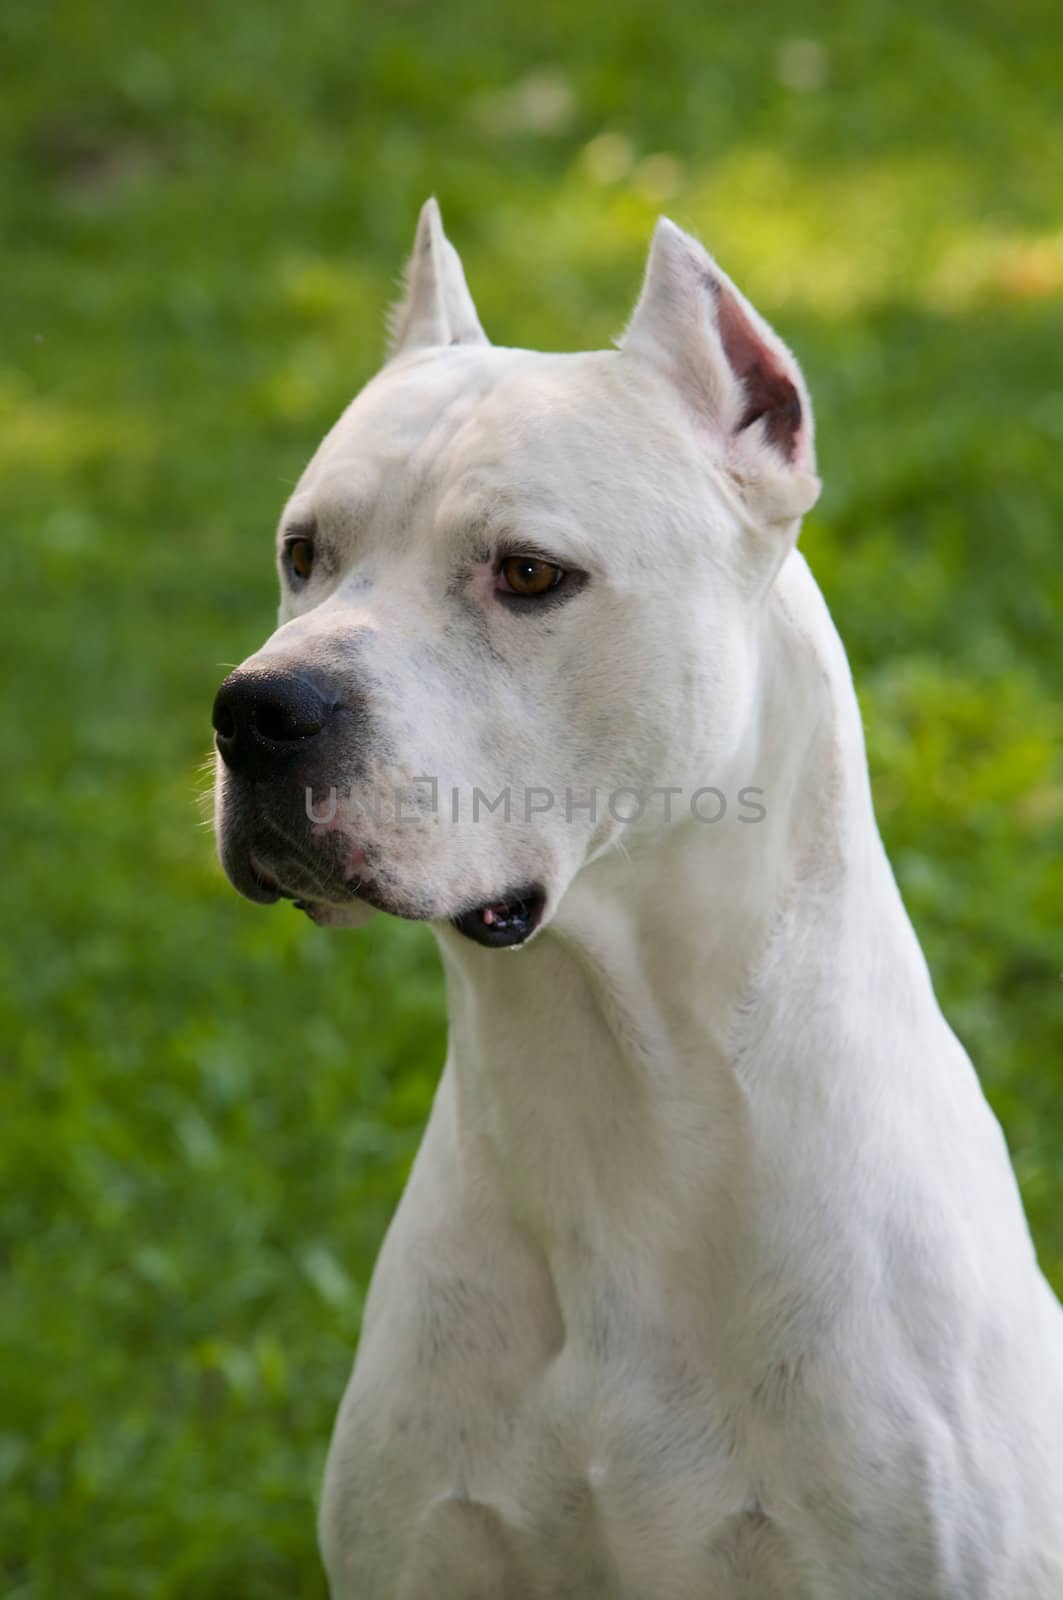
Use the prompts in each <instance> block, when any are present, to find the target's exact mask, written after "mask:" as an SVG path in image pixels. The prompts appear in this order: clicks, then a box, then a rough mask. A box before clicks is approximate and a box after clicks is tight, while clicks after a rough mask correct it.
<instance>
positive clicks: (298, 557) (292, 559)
mask: <svg viewBox="0 0 1063 1600" xmlns="http://www.w3.org/2000/svg"><path fill="white" fill-rule="evenodd" d="M284 551H285V555H286V556H287V557H288V565H289V567H290V568H291V570H292V574H293V576H294V577H296V578H298V579H299V582H300V583H305V582H306V580H307V578H309V576H310V574H311V573H312V572H313V570H314V546H313V544H312V543H311V541H310V540H309V539H292V540H291V541H290V542H289V543H288V544H287V545H285V547H284Z"/></svg>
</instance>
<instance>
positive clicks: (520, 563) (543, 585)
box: [498, 556, 565, 599]
mask: <svg viewBox="0 0 1063 1600" xmlns="http://www.w3.org/2000/svg"><path fill="white" fill-rule="evenodd" d="M564 577H565V569H564V567H558V566H555V565H554V563H553V562H552V561H541V560H540V559H539V557H538V556H507V558H506V560H505V561H503V563H502V565H501V566H500V567H499V569H498V587H499V589H500V590H501V591H502V593H503V594H520V595H524V596H526V597H527V598H529V599H535V598H536V597H537V596H538V595H541V594H549V592H550V590H551V589H556V588H557V586H558V584H559V583H561V582H562V580H563V579H564Z"/></svg>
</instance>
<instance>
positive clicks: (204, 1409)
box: [0, 0, 1063, 1600]
mask: <svg viewBox="0 0 1063 1600" xmlns="http://www.w3.org/2000/svg"><path fill="white" fill-rule="evenodd" d="M2 28H3V33H4V37H3V43H2V59H3V64H4V74H3V78H4V86H3V94H2V97H0V140H2V159H3V200H2V205H3V211H4V227H3V238H4V254H3V264H2V267H0V274H2V280H3V295H2V302H0V307H2V309H0V325H2V330H3V332H2V345H0V474H2V485H3V488H2V492H3V497H4V507H5V509H4V527H5V540H4V545H5V560H4V565H5V568H6V583H5V594H6V599H7V607H6V613H5V622H4V626H3V628H2V629H0V650H2V652H3V658H4V660H3V673H4V685H5V691H6V692H5V714H6V725H5V732H4V759H5V777H6V782H5V784H4V798H3V804H4V807H5V811H6V817H5V819H4V826H3V838H4V843H5V846H6V849H7V851H8V854H9V861H8V864H7V867H6V871H5V874H4V891H5V895H4V899H5V928H4V932H5V935H6V939H5V948H4V954H3V966H2V973H0V976H2V996H3V997H2V1005H3V1020H2V1028H3V1035H2V1042H3V1045H4V1052H5V1059H6V1065H5V1067H4V1070H3V1073H2V1076H0V1173H2V1188H0V1250H2V1252H3V1288H2V1299H0V1370H2V1371H3V1374H4V1380H3V1384H4V1398H3V1402H2V1408H0V1593H2V1594H3V1595H4V1596H5V1597H7V1600H15V1597H18V1600H28V1597H31V1596H32V1597H33V1600H45V1597H48V1600H51V1597H55V1600H60V1597H62V1600H69V1597H70V1596H73V1595H76V1596H78V1597H79V1600H91V1597H100V1600H104V1597H106V1600H125V1597H132V1596H150V1597H160V1600H161V1597H177V1596H191V1597H203V1600H223V1597H224V1600H232V1597H234V1596H236V1597H240V1600H258V1597H278V1600H280V1597H282V1596H283V1597H285V1600H296V1597H304V1596H306V1597H309V1596H314V1597H318V1600H320V1597H321V1596H322V1595H323V1593H324V1586H323V1581H322V1579H321V1577H320V1575H319V1571H318V1563H317V1556H316V1550H315V1543H314V1526H313V1507H314V1501H315V1497H316V1491H317V1485H318V1480H319V1474H320V1470H321V1465H322V1460H323V1455H324V1450H325V1446H326V1443H327V1439H328V1433H329V1429H330V1426H331V1421H332V1416H333V1412H334V1410H335V1407H336V1404H337V1402H338V1400H339V1396H340V1392H341V1390H342V1387H343V1384H344V1381H345V1378H346V1373H347V1368H348V1365H349V1362H350V1358H351V1353H352V1347H353V1344H354V1341H355V1338H356V1335H357V1331H358V1320H359V1308H360V1304H361V1299H362V1295H363V1292H364V1288H365V1284H366V1280H367V1274H368V1271H369V1267H370V1264H371V1261H372V1258H373V1255H374V1252H375V1250H376V1247H377V1245H378V1242H379V1239H380V1236H381V1233H382V1230H383V1228H384V1226H385V1224H386V1221H387V1218H388V1216H389V1213H390V1211H391V1208H392V1206H393V1205H394V1202H395V1198H396V1195H397V1193H398V1190H399V1187H400V1185H401V1183H402V1180H403V1175H404V1173H405V1171H406V1168H407V1165H408V1162H409V1160H410V1156H411V1152H412V1151H413V1149H414V1147H415V1144H416V1141H417V1137H418V1132H419V1129H420V1127H421V1124H422V1121H423V1118H424V1115H425V1111H426V1107H427V1105H428V1103H429V1099H430V1096H431V1093H432V1088H433V1084H434V1081H435V1077H436V1073H437V1071H438V1066H439V1063H440V1061H441V1057H442V1051H443V1032H444V1023H443V1014H442V998H441V988H440V980H439V975H438V971H437V967H436V961H435V953H434V949H433V946H432V941H431V936H430V935H429V934H428V933H427V932H426V931H425V930H424V929H419V928H415V927H408V926H399V925H387V924H385V923H384V922H382V921H379V922H378V923H377V924H376V925H375V926H374V927H373V928H372V929H371V930H369V931H368V932H366V933H363V934H347V935H344V934H329V933H326V932H322V931H319V930H316V929H314V928H313V927H311V926H310V925H309V924H307V923H306V922H305V921H304V920H303V919H301V918H300V917H298V916H297V914H295V913H294V912H292V911H291V909H290V908H287V907H281V908H278V909H275V910H273V911H264V910H261V909H258V908H255V907H252V906H250V905H246V904H244V903H242V902H241V901H240V900H238V899H237V897H236V896H235V894H233V893H232V891H231V890H229V889H228V888H227V886H226V885H225V883H224V882H223V880H222V878H221V875H220V872H219V869H218V868H217V867H216V865H215V863H214V859H213V851H212V841H211V838H210V835H209V833H208V832H206V831H204V830H203V829H202V827H201V826H200V816H201V812H200V809H199V808H198V806H197V800H196V795H197V791H199V790H200V789H202V787H203V786H204V777H203V773H202V770H201V763H202V761H203V758H204V756H205V755H206V754H207V751H208V749H209V728H208V716H209V708H210V702H211V698H212V695H213V692H214V688H215V686H216V684H217V682H218V681H219V679H220V678H221V676H222V674H223V670H224V667H225V665H226V664H229V663H235V662H237V661H239V660H240V659H241V658H242V657H243V656H244V655H245V654H247V653H248V652H249V651H250V650H252V649H254V648H255V647H256V646H257V645H258V643H259V642H260V641H261V640H262V639H263V638H264V636H265V635H266V633H267V632H268V631H269V630H270V628H271V626H272V618H273V609H274V604H275V593H274V576H273V570H272V558H271V538H272V530H273V526H274V521H275V518H276V516H277V513H278V511H279V508H280V506H281V504H282V502H283V500H284V498H285V496H286V493H287V490H288V487H289V486H290V484H291V483H292V481H293V479H294V478H295V477H296V476H297V474H298V472H299V470H300V468H301V466H302V464H303V462H304V460H305V458H306V456H307V455H308V453H309V451H310V450H311V448H312V447H313V445H314V444H315V443H316V441H317V439H318V437H319V436H320V434H321V433H322V432H323V430H324V429H325V428H326V427H327V426H328V425H329V423H330V422H331V421H332V420H333V418H334V416H335V415H336V414H337V412H338V411H339V410H340V408H341V407H342V406H343V405H344V404H345V403H346V401H347V400H348V399H349V397H350V396H351V394H352V393H353V391H354V390H355V389H356V388H357V386H358V385H359V384H360V383H362V382H363V381H364V380H365V379H366V378H367V377H368V376H369V374H370V373H371V372H372V371H373V370H374V368H375V366H376V364H377V362H378V360H379V356H380V352H381V346H382V328H383V317H384V310H385V307H386V304H387V302H388V301H389V299H390V298H391V297H392V295H393V293H394V283H395V279H396V275H397V273H398V271H399V269H400V266H401V264H402V260H403V258H404V256H405V253H406V251H407V249H408V247H409V243H410V240H411V238H412V231H413V226H414V222H415V218H416V213H417V208H418V206H419V205H420V203H421V201H422V200H423V199H424V197H425V196H426V194H428V193H429V192H430V191H434V192H436V193H437V194H438V195H439V197H440V200H441V202H442V205H443V209H444V216H445V218H446V222H447V226H448V229H449V232H450V234H451V236H452V237H453V238H454V240H455V241H456V242H457V244H458V246H459V248H460V249H461V250H462V252H463V255H464V258H465V264H466V268H467V271H468V274H469V278H470V281H471V283H472V286H473V289H474V292H475V294H476V296H477V300H478V302H479V307H480V311H481V314H482V317H483V321H484V323H485V325H486V327H487V328H488V331H489V332H490V333H491V334H492V336H493V337H494V338H495V339H496V340H497V341H498V342H502V343H517V344H532V345H541V346H544V347H547V348H550V347H554V348H559V349H569V348H578V347H581V346H585V345H595V344H604V343H607V342H608V341H609V339H610V338H611V336H612V335H613V334H615V332H616V331H617V330H618V329H619V328H620V327H621V326H622V324H623V321H624V319H625V317H626V314H627V312H628V309H629V307H630V305H631V303H632V300H633V298H634V295H635V292H636V289H637V284H638V279H639V275H640V272H641V266H642V259H643V255H644V251H645V247H646V243H647V240H648V236H649V232H650V228H651V225H652V222H653V219H654V217H655V215H656V214H657V213H658V212H659V211H661V210H666V211H668V212H669V213H670V214H672V215H673V216H674V217H675V218H676V220H678V221H679V222H681V223H683V224H685V225H686V226H688V227H690V228H692V229H693V230H694V231H696V232H698V233H700V234H701V236H702V237H703V238H704V239H705V240H706V242H707V243H708V244H709V246H710V248H712V249H713V250H714V251H715V253H716V254H717V255H718V256H719V258H720V259H721V261H722V262H723V264H724V265H725V266H726V267H727V268H728V269H729V270H730V271H731V273H732V274H733V275H734V276H735V277H736V278H737V280H738V281H739V282H740V283H741V284H742V286H743V287H744V288H745V289H746V290H747V291H748V292H749V293H750V295H751V296H752V297H753V298H754V300H755V301H756V302H757V303H758V304H759V305H760V307H761V308H762V309H763V310H764V311H765V312H766V313H767V315H768V316H769V317H770V318H772V319H773V320H775V321H776V322H777V324H778V326H779V327H780V329H781V331H782V332H783V333H784V336H785V337H786V338H787V339H788V340H789V341H790V342H791V343H792V345H793V346H794V347H795V349H796V350H797V352H798V353H799V356H800V358H801V360H802V362H803V364H804V366H805V370H806V373H807V374H808V377H809V382H810V385H811V388H812V392H813V395H814V397H815V400H816V403H817V406H818V419H819V439H820V452H821V462H822V468H823V472H824V476H825V480H826V486H827V487H826V492H825V495H824V498H823V500H822V502H821V505H820V506H819V507H818V508H817V510H816V512H815V514H814V516H813V517H812V518H811V519H810V520H809V522H808V525H807V527H806V531H805V534H804V547H805V549H806V551H807V552H808V554H809V556H810V558H811V561H812V564H813V567H814V570H815V571H816V573H817V575H818V577H819V579H820V582H821V583H822V585H823V587H824V589H825V591H826V594H827V597H828V600H829V601H830V603H831V606H832V608H833V610H834V613H835V616H836V618H837V620H838V623H839V626H840V628H841V631H842V634H843V636H844V638H845V639H846V642H847V644H848V647H849V650H850V653H851V656H852V659H853V665H854V669H855V672H856V676H857V681H858V684H859V688H860V693H861V697H862V701H863V705H864V709H865V713H866V718H867V724H868V733H869V741H870V751H871V761H872V769H873V774H874V780H875V789H876V797H877V803H878V810H879V816H880V819H881V823H882V827H883V830H884V832H885V835H886V839H887V843H888V845H889V847H890V850H891V853H892V856H893V859H894V862H895V864H896V867H897V871H898V875H899V877H900V880H901V884H902V887H903V889H904V892H905V895H906V898H907V901H908V905H909V907H910V908H911V911H912V914H913V916H914V918H915V921H916V924H917V927H918V930H919V933H920V935H921V936H922V938H923V941H924V944H925V946H926V949H927V952H928V955H929V957H930V960H931V965H932V967H933V969H934V972H935V975H936V979H937V983H938V987H939V992H940V994H941V997H942V1000H943V1003H944V1005H945V1008H946V1010H947V1013H948V1015H949V1017H950V1019H951V1020H952V1022H953V1024H954V1025H955V1027H956V1028H957V1030H958V1031H959V1033H960V1035H961V1036H962V1038H963V1039H964V1041H965V1042H966V1044H967V1045H968V1047H969V1048H970V1050H971V1052H972V1054H973V1055H974V1058H975V1060H976V1062H977V1064H978V1066H979V1069H980V1072H981V1074H982V1078H983V1081H984V1083H985V1086H986V1089H987V1091H988V1093H989V1095H990V1098H991V1099H992V1102H993V1104H994V1106H995V1107H996V1109H997V1111H998V1112H999V1114H1000V1116H1001V1117H1002V1119H1003V1121H1004V1124H1005V1127H1006V1130H1007V1134H1008V1139H1009V1142H1010V1145H1011V1148H1012V1151H1013V1153H1014V1157H1015V1161H1016V1164H1017V1168H1018V1171H1019V1175H1020V1178H1021V1182H1022V1185H1023V1190H1024V1193H1025V1197H1026V1201H1027V1205H1028V1209H1029V1213H1030V1217H1031V1220H1032V1224H1033V1228H1034V1232H1035V1234H1036V1237H1037V1242H1038V1246H1039V1249H1040V1251H1041V1255H1042V1259H1043V1261H1044V1263H1045V1265H1046V1267H1047V1269H1048V1271H1049V1272H1050V1274H1051V1275H1052V1276H1053V1279H1054V1281H1055V1283H1056V1285H1057V1286H1058V1287H1060V1288H1063V1122H1061V1099H1063V1065H1061V1062H1060V1056H1059V1050H1058V1042H1059V1038H1060V1024H1061V1021H1063V985H1061V983H1060V966H1061V958H1060V939H1059V932H1060V929H1059V921H1060V907H1061V904H1063V873H1061V867H1060V859H1059V854H1058V847H1059V843H1060V824H1061V818H1063V776H1061V773H1060V769H1059V766H1058V764H1057V751H1058V741H1059V734H1060V711H1059V698H1058V690H1059V678H1060V651H1059V645H1058V640H1057V631H1056V630H1057V628H1058V619H1059V616H1060V605H1061V598H1063V594H1061V589H1063V579H1061V564H1060V559H1059V538H1058V529H1059V527H1060V524H1061V518H1063V473H1061V468H1060V458H1061V454H1063V380H1061V351H1063V225H1061V215H1060V201H1061V199H1063V171H1061V167H1060V150H1061V149H1063V103H1061V98H1060V84H1061V83H1063V13H1060V11H1059V8H1058V6H1056V5H1055V4H1054V3H1053V4H1049V3H1047V0H1046V3H1045V4H1043V5H1038V4H1035V3H1033V0H1013V3H1011V4H1010V5H1008V6H1003V5H1000V4H997V3H993V0H971V3H967V4H964V5H962V6H961V5H959V4H958V3H946V0H928V3H926V4H923V5H921V6H919V7H918V8H914V7H903V8H902V7H899V6H892V5H888V4H886V3H884V0H883V3H872V0H868V3H860V0H849V3H844V4H831V5H826V4H812V5H809V6H806V7H804V8H801V10H800V13H798V12H796V11H795V10H794V8H793V7H792V6H789V5H784V4H781V3H779V0H763V3H761V4H760V5H758V6H756V7H751V6H743V7H735V8H730V7H727V8H717V9H716V10H715V11H710V9H709V8H707V7H703V6H701V5H694V4H690V3H685V0H684V3H673V4H672V5H668V6H664V5H656V6H652V7H650V6H644V5H639V4H634V3H632V0H608V3H606V0H585V3H584V4H583V5H581V6H572V5H566V4H562V3H560V0H540V3H539V4H536V5H534V6H518V5H516V4H512V3H511V4H497V3H496V4H490V3H487V0H458V3H456V4H452V5H449V6H442V5H437V4H427V3H418V0H383V3H378V4H375V5H373V6H372V7H361V6H355V5H341V4H339V3H338V0H316V3H314V4H313V5H312V6H303V7H296V6H293V5H289V6H284V5H272V6H267V5H254V4H251V3H249V0H227V3H226V4H225V5H208V4H205V3H204V0H185V3H184V4H182V5H180V6H177V5H171V6H162V5H153V6H152V5H144V4H143V3H138V4H132V3H125V0H104V3H103V4H101V5H99V6H88V5H85V4H83V3H81V0H77V3H75V0H50V3H49V0H7V4H6V5H5V7H4V15H3V22H2Z"/></svg>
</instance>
